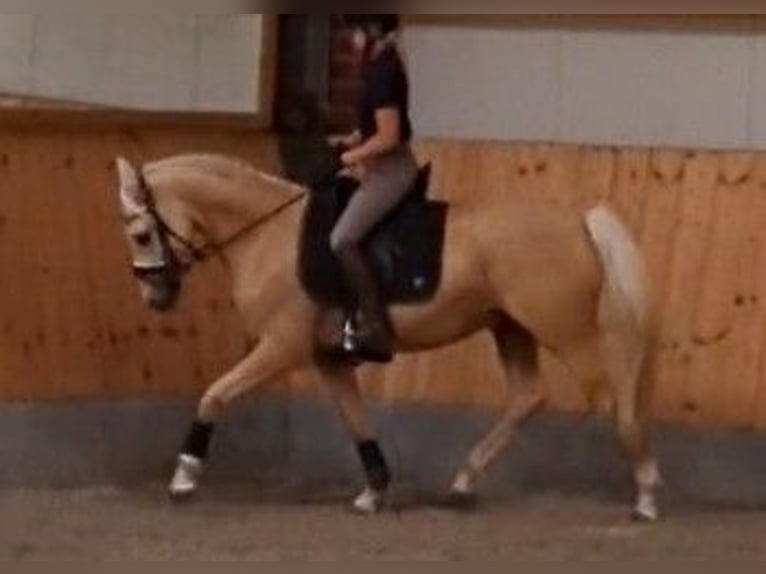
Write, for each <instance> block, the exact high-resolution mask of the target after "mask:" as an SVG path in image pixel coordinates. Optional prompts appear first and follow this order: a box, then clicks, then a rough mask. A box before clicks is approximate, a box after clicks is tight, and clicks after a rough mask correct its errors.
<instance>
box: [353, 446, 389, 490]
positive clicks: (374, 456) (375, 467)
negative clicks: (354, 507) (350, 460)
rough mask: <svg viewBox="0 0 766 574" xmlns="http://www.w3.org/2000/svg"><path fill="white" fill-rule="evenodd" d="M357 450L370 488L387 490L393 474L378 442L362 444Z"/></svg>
mask: <svg viewBox="0 0 766 574" xmlns="http://www.w3.org/2000/svg"><path fill="white" fill-rule="evenodd" d="M357 449H358V451H359V456H360V458H361V459H362V464H363V465H364V472H365V474H366V475H367V482H368V484H369V486H370V487H371V488H372V489H374V490H377V491H383V490H386V489H387V488H388V485H389V484H390V483H391V473H390V472H389V471H388V465H387V464H386V459H385V457H384V456H383V452H382V451H381V450H380V446H379V445H378V443H377V441H373V440H371V441H366V442H360V443H359V444H358V445H357Z"/></svg>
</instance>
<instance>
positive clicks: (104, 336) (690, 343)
mask: <svg viewBox="0 0 766 574" xmlns="http://www.w3.org/2000/svg"><path fill="white" fill-rule="evenodd" d="M91 127H93V126H91ZM198 150H207V151H220V152H224V153H232V154H237V155H240V156H243V157H245V158H247V159H249V160H251V161H253V162H254V163H255V164H256V165H258V166H259V167H261V168H263V169H269V170H272V171H275V172H278V171H279V162H278V159H277V152H276V141H275V139H274V138H273V137H271V136H267V135H263V134H260V133H258V132H255V131H252V130H238V129H234V128H231V127H224V126H219V127H214V126H212V127H211V126H202V127H196V128H180V127H173V126H165V127H157V126H155V127H150V128H140V127H138V126H132V127H131V126H128V127H124V126H118V125H106V126H104V127H103V129H90V128H89V129H79V128H78V127H77V126H74V125H68V124H64V125H58V126H54V127H50V126H49V127H46V126H45V125H42V124H41V125H36V126H29V125H22V124H21V123H19V124H18V125H10V124H6V127H2V124H0V269H2V275H1V276H0V399H3V400H11V401H13V400H17V401H32V400H35V401H38V400H64V399H72V398H99V399H103V398H115V399H118V398H154V397H181V396H183V397H189V396H195V395H197V394H198V393H199V392H201V390H202V389H203V388H204V386H205V385H206V384H207V383H208V382H210V380H211V379H212V378H214V377H215V376H216V375H217V374H219V373H220V372H222V371H223V370H224V369H225V368H226V367H227V366H229V365H231V364H232V363H233V362H234V361H235V360H236V358H237V357H239V356H240V355H241V353H242V352H243V351H244V348H245V340H244V337H243V335H242V333H241V331H240V328H239V324H238V321H237V318H236V316H235V315H234V314H233V313H232V310H231V308H230V304H229V299H228V285H227V283H226V280H225V277H224V275H223V273H222V270H221V269H219V268H218V267H217V266H216V265H215V264H212V265H209V266H207V267H205V268H202V269H200V270H199V271H197V272H195V275H194V276H193V277H192V281H191V282H190V283H189V285H188V287H189V290H188V291H187V293H186V297H185V299H184V302H183V305H182V307H181V309H179V311H178V312H177V313H176V314H175V315H173V316H170V317H160V316H156V315H153V314H150V313H149V312H148V311H146V310H145V309H144V308H143V306H142V304H141V302H140V299H139V295H138V291H137V288H136V286H135V284H134V282H133V279H132V277H131V276H130V274H129V269H128V263H129V258H128V254H127V249H126V246H125V245H124V240H123V238H122V235H121V229H120V226H119V222H118V219H117V210H116V194H115V184H116V180H115V175H114V172H113V165H112V164H113V158H114V156H115V155H117V154H118V153H119V154H125V155H127V156H128V157H130V158H132V159H134V160H144V159H150V158H156V157H160V156H164V155H168V154H171V153H178V152H185V151H198ZM418 151H419V154H420V156H421V157H422V158H423V159H426V158H429V159H431V160H432V161H433V163H434V168H435V172H434V180H433V189H434V190H435V191H436V192H438V194H439V195H442V196H444V197H447V198H449V199H451V200H452V201H455V202H458V203H461V202H473V201H480V200H481V198H483V197H485V196H486V195H487V194H497V193H500V194H504V195H508V194H511V195H514V196H519V197H523V196H530V197H535V198H542V199H543V200H545V201H550V202H552V203H556V204H560V205H564V206H566V207H571V208H573V209H574V208H577V209H583V208H586V207H587V206H590V205H594V204H595V203H597V202H599V201H608V202H609V203H610V204H612V205H613V206H615V207H616V208H617V209H618V210H619V212H620V213H622V214H623V215H624V216H625V218H626V220H627V222H628V224H629V225H630V227H631V228H632V229H633V230H634V231H635V233H636V234H637V235H638V237H639V238H640V240H641V243H642V246H643V249H644V251H645V253H646V255H647V257H648V260H649V266H650V271H651V276H652V279H653V282H654V285H655V289H656V292H657V294H658V297H659V301H660V307H659V311H660V313H661V324H662V329H661V338H660V345H659V352H658V356H657V362H656V376H655V379H654V385H653V389H654V393H653V412H654V414H655V416H656V417H658V418H662V419H665V420H674V421H681V422H686V423H692V424H704V425H715V426H722V427H736V428H752V427H755V428H759V429H766V382H765V381H764V376H763V375H764V371H765V370H766V361H764V359H766V353H764V352H762V350H766V320H765V319H766V313H765V312H764V311H765V309H764V305H765V304H766V225H764V223H763V222H764V221H766V156H763V155H759V154H750V153H725V154H716V153H713V152H704V153H702V152H692V151H685V150H649V149H612V148H582V147H577V146H552V145H551V146H547V145H523V144H504V143H480V142H478V143H461V142H423V143H421V144H419V149H418ZM509 208H510V207H509ZM468 358H469V359H468ZM546 372H547V373H548V374H549V379H548V383H547V385H548V389H549V393H550V396H551V400H552V403H553V404H554V405H555V407H556V408H559V409H564V410H570V411H579V410H582V409H583V408H584V407H585V406H586V405H587V402H586V398H585V396H584V393H583V391H582V389H581V388H580V387H579V386H578V384H577V383H576V382H575V381H572V380H571V378H570V377H569V375H568V373H567V371H566V370H565V369H564V368H563V367H561V366H560V365H558V364H557V363H556V362H555V361H552V360H546ZM364 381H365V389H366V390H367V391H368V392H369V393H370V395H371V396H376V397H380V398H383V399H385V400H391V401H398V400H403V401H414V402H428V403H439V404H459V405H472V406H492V405H496V404H498V403H499V401H501V400H502V396H503V392H504V388H503V385H502V384H501V382H500V378H499V369H498V365H497V362H496V360H495V357H494V355H493V353H492V351H491V346H490V345H489V344H488V340H487V339H486V338H485V337H484V336H479V337H476V338H475V339H473V340H471V341H468V342H466V343H463V344H462V345H460V346H458V347H457V348H451V349H445V350H441V351H437V352H434V353H428V354H423V355H419V356H412V357H403V358H401V359H400V360H399V361H397V363H396V364H394V365H393V366H391V367H390V368H388V369H377V368H370V369H367V370H366V371H365V376H364ZM282 383H284V382H282ZM293 384H294V388H295V389H298V390H301V391H304V390H308V389H313V385H312V384H311V383H310V382H307V381H306V380H305V377H298V378H297V379H296V381H295V382H294V383H293Z"/></svg>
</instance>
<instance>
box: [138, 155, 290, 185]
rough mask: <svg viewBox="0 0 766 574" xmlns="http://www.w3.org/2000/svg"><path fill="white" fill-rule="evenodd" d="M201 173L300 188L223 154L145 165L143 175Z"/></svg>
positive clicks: (173, 158) (179, 156) (170, 158)
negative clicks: (194, 171) (192, 171)
mask: <svg viewBox="0 0 766 574" xmlns="http://www.w3.org/2000/svg"><path fill="white" fill-rule="evenodd" d="M190 170H196V171H201V172H203V173H205V174H208V175H212V176H214V177H216V178H220V179H228V180H238V179H239V180H248V179H250V180H253V181H254V182H266V183H269V184H271V185H274V186H276V187H281V188H287V189H291V188H293V189H295V190H301V189H302V187H301V186H300V185H298V184H296V183H293V182H291V181H289V180H287V179H284V178H281V177H278V176H275V175H271V174H268V173H265V172H263V171H260V170H257V169H256V168H255V167H253V165H252V164H250V163H249V162H247V161H245V160H244V159H241V158H238V157H234V156H227V155H223V154H213V153H201V154H185V155H177V156H172V157H168V158H165V159H161V160H157V161H154V162H151V163H147V164H146V165H145V166H144V174H145V175H146V176H150V175H151V174H158V173H172V172H176V171H178V172H188V171H190Z"/></svg>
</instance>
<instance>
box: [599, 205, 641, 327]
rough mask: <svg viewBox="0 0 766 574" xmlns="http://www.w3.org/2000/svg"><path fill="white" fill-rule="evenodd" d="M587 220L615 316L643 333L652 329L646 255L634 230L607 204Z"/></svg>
mask: <svg viewBox="0 0 766 574" xmlns="http://www.w3.org/2000/svg"><path fill="white" fill-rule="evenodd" d="M586 224H587V227H588V231H589V232H590V235H591V238H592V239H593V242H594V243H595V244H596V248H597V250H598V252H599V255H600V256H601V262H602V264H603V268H604V274H605V278H604V279H605V285H604V288H605V292H604V295H605V296H606V297H607V298H608V301H605V303H606V304H609V305H610V307H611V309H602V312H604V311H609V312H612V313H615V316H614V317H613V319H615V320H620V321H629V322H631V323H632V324H633V325H634V327H635V328H636V329H637V330H638V331H640V332H643V333H647V332H648V329H649V288H648V287H649V286H648V280H647V274H646V267H645V265H644V259H643V257H642V255H641V252H640V251H639V248H638V245H636V242H635V241H634V240H633V238H632V237H631V235H630V232H629V231H628V230H627V228H626V227H625V225H624V224H623V223H622V221H621V220H620V218H619V217H618V216H617V214H616V213H614V211H612V210H611V209H609V208H608V207H606V206H599V207H596V208H595V209H593V210H591V211H590V212H589V213H588V214H587V217H586Z"/></svg>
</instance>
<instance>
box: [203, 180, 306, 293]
mask: <svg viewBox="0 0 766 574" xmlns="http://www.w3.org/2000/svg"><path fill="white" fill-rule="evenodd" d="M207 183H208V186H207V187H205V186H197V187H196V189H195V190H194V191H192V194H196V197H189V199H190V200H191V203H192V204H193V206H194V207H193V209H194V211H195V212H196V213H197V214H198V216H197V217H199V218H201V222H202V225H203V226H204V227H205V235H206V236H207V238H206V239H207V241H209V242H210V243H211V244H217V245H220V244H224V243H228V241H229V240H230V239H232V238H236V239H235V240H234V241H231V243H229V244H227V245H225V248H224V249H222V250H221V251H220V252H219V254H218V255H219V256H220V258H221V259H222V261H223V263H224V265H225V266H226V267H227V269H228V270H229V273H230V275H231V279H232V283H233V288H234V298H235V301H237V302H238V303H241V301H242V300H243V299H245V300H250V301H252V300H254V299H258V300H262V299H264V298H266V299H268V298H269V295H267V294H266V292H267V291H269V290H270V289H272V287H276V288H277V289H281V290H284V289H285V288H286V287H287V285H286V283H288V282H289V281H290V278H292V277H293V276H294V266H295V261H296V254H295V249H296V245H297V241H296V238H297V234H298V228H299V225H300V214H301V212H302V211H301V208H302V206H303V205H304V203H303V202H300V201H296V202H295V203H291V202H293V200H296V199H298V198H300V196H301V195H303V194H304V192H305V190H304V189H303V188H302V187H300V186H297V185H294V184H292V183H290V182H287V181H285V180H281V179H278V178H275V177H272V176H269V175H267V174H262V173H257V174H255V176H254V177H252V178H250V177H248V178H242V179H240V178H236V179H223V178H222V179H221V180H220V181H216V182H207ZM211 184H212V185H211ZM288 204H290V205H289V207H286V208H285V209H284V210H282V209H281V208H282V207H283V206H287V205H288Z"/></svg>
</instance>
